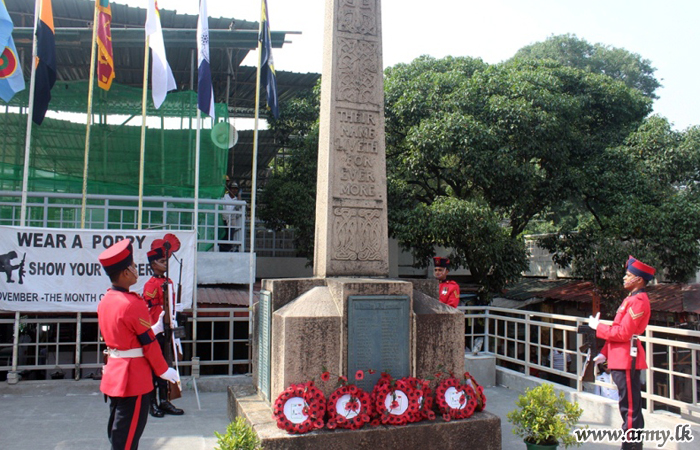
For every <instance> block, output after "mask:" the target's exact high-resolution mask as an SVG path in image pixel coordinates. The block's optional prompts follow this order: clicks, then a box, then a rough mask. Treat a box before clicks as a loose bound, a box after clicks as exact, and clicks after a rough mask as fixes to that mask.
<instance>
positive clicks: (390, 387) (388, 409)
mask: <svg viewBox="0 0 700 450" xmlns="http://www.w3.org/2000/svg"><path fill="white" fill-rule="evenodd" d="M421 396H422V391H419V390H416V389H414V387H413V385H412V383H411V382H410V381H409V379H407V378H401V379H399V380H393V379H392V378H391V376H390V375H388V374H384V373H383V374H382V377H381V378H380V379H379V381H378V382H377V384H376V385H375V386H374V390H373V391H372V398H373V404H374V409H375V411H376V413H377V415H378V416H379V417H378V419H379V423H381V424H384V425H405V424H407V423H409V422H415V421H416V420H415V418H416V417H417V416H420V414H421V413H420V404H421V401H420V397H421ZM379 423H376V422H375V423H373V425H378V424H379Z"/></svg>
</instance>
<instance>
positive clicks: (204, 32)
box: [197, 0, 214, 118]
mask: <svg viewBox="0 0 700 450" xmlns="http://www.w3.org/2000/svg"><path fill="white" fill-rule="evenodd" d="M197 55H198V56H197V66H198V67H199V69H198V71H197V106H198V107H199V109H200V111H202V112H203V113H204V114H208V115H209V117H211V118H214V88H213V86H212V85H211V67H210V66H209V16H208V15H207V0H199V21H197Z"/></svg>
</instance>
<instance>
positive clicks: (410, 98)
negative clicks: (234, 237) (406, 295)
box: [261, 35, 700, 299]
mask: <svg viewBox="0 0 700 450" xmlns="http://www.w3.org/2000/svg"><path fill="white" fill-rule="evenodd" d="M653 71H654V69H653V68H652V67H651V65H650V63H649V62H648V61H646V60H643V59H641V57H639V55H634V54H631V53H629V52H626V51H625V50H621V49H612V48H608V47H605V46H602V45H600V44H596V45H591V44H588V43H587V42H585V41H583V40H580V39H577V38H576V37H574V36H569V35H566V36H555V37H552V38H550V39H548V40H547V41H545V42H543V43H539V44H533V45H531V46H528V47H525V48H523V49H521V50H520V51H519V52H518V53H517V54H516V55H515V57H513V58H512V59H511V60H508V61H505V62H503V63H499V64H494V65H489V64H486V63H484V62H483V61H482V60H480V59H474V58H467V57H446V58H443V59H435V58H432V57H429V56H423V57H420V58H417V59H416V60H414V61H413V62H411V63H410V64H398V65H396V66H394V67H391V68H388V69H386V71H385V114H386V143H387V145H386V149H387V179H388V195H389V199H388V210H389V232H390V235H391V236H392V237H394V238H396V239H397V240H398V241H399V243H400V245H401V246H402V247H403V248H404V249H406V250H409V251H411V252H412V253H413V255H414V257H415V261H416V262H417V264H418V265H422V266H427V265H428V264H429V258H430V256H432V255H433V254H434V248H435V246H441V247H445V248H449V249H450V251H451V255H450V258H451V259H452V261H453V263H454V264H456V265H457V266H460V267H465V268H467V269H469V271H470V272H471V274H472V277H473V278H474V280H475V281H476V282H477V283H479V284H480V285H481V286H483V288H484V290H483V292H482V298H483V299H486V298H487V295H488V292H497V291H499V290H501V289H502V288H503V287H504V286H505V284H506V283H507V282H509V281H513V280H515V279H517V278H518V277H519V276H520V274H521V273H522V272H523V271H525V270H526V269H527V253H526V249H525V246H524V243H523V234H524V233H527V232H530V231H532V229H534V228H536V227H535V226H533V225H537V227H539V229H541V230H544V231H547V232H550V233H551V234H549V236H550V237H549V238H548V239H545V240H543V243H544V244H545V245H546V246H547V248H549V249H551V250H552V251H553V252H555V255H556V258H557V261H558V262H560V263H562V264H571V265H572V266H573V267H574V269H575V270H576V271H577V272H576V273H578V274H580V275H581V276H584V277H587V278H589V279H595V280H596V281H597V282H600V283H601V284H604V282H603V281H602V279H605V280H618V281H619V279H620V278H621V276H622V275H621V273H620V270H622V267H623V266H622V262H621V261H623V260H624V259H626V252H628V251H631V250H635V251H638V252H639V254H638V256H639V258H640V259H643V260H644V258H645V257H646V258H647V259H649V261H650V262H651V263H657V264H659V266H660V267H665V268H667V269H668V273H669V275H670V276H672V278H673V279H682V278H683V277H686V278H687V276H688V274H689V273H691V272H692V270H694V269H695V268H697V267H698V265H699V264H700V261H698V247H697V245H698V244H697V242H698V239H699V238H700V235H698V232H697V231H695V230H696V229H699V230H700V227H697V226H695V227H694V226H693V224H694V223H695V224H696V223H697V220H696V216H697V213H698V210H699V206H698V205H700V203H699V202H698V193H697V189H696V185H697V182H698V173H700V170H699V168H700V164H698V155H699V154H700V152H699V149H700V146H699V145H700V141H699V140H698V136H699V135H700V132H699V131H698V129H697V128H694V129H690V130H687V131H684V132H676V131H673V130H672V129H671V127H670V125H669V124H668V122H667V121H666V120H665V119H662V118H659V117H653V116H652V117H649V114H650V112H651V110H652V99H653V98H654V90H655V89H656V88H657V87H658V86H659V84H658V82H657V81H656V79H655V78H654V77H653ZM318 103H319V102H318V90H316V91H315V92H314V93H310V94H309V95H307V96H305V97H303V98H299V99H297V100H295V101H293V102H291V103H288V104H287V105H283V108H287V109H283V111H282V114H281V119H280V120H279V121H273V122H272V124H271V128H272V129H273V130H274V131H275V132H276V133H278V135H279V136H280V139H281V142H282V144H283V145H284V146H285V147H286V148H287V152H288V154H289V156H288V157H287V158H286V160H285V166H284V167H278V168H275V172H274V175H273V177H272V178H271V180H270V182H269V183H268V185H267V186H266V187H265V190H264V193H263V202H264V204H265V209H264V210H263V211H262V212H261V216H262V217H263V219H264V220H266V221H267V222H268V224H270V225H271V226H274V227H276V228H279V227H283V226H293V227H294V228H296V230H297V238H298V240H299V242H298V248H299V249H300V250H301V251H302V252H303V253H304V254H306V255H307V256H309V257H311V256H312V255H313V252H312V251H311V248H312V246H313V232H314V227H313V220H314V214H313V212H314V203H315V180H316V154H317V147H318V131H317V130H318ZM652 231H653V232H652ZM674 232H682V239H680V240H679V239H677V238H675V239H674V238H673V237H672V234H673V233H674ZM608 253H609V254H608ZM603 254H605V255H607V256H605V258H603ZM591 261H594V262H595V264H593V263H592V262H591ZM603 261H605V264H603ZM615 264H617V265H615ZM587 267H594V269H593V270H588V271H587V270H585V268H587ZM601 267H603V269H601ZM606 267H609V268H610V270H608V271H606V270H605V268H606ZM613 268H615V269H614V270H613ZM610 283H611V285H612V284H614V283H613V281H610Z"/></svg>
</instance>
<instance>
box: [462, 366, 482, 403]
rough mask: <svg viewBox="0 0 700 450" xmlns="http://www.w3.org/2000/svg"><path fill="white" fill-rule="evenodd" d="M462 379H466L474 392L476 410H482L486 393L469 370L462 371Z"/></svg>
mask: <svg viewBox="0 0 700 450" xmlns="http://www.w3.org/2000/svg"><path fill="white" fill-rule="evenodd" d="M464 379H465V380H467V384H468V385H469V386H470V387H471V388H472V389H473V390H474V393H475V394H476V411H477V412H478V411H483V410H484V409H486V394H484V388H483V387H482V386H481V385H480V384H479V383H477V382H476V379H475V378H474V376H473V375H472V374H470V373H469V372H464Z"/></svg>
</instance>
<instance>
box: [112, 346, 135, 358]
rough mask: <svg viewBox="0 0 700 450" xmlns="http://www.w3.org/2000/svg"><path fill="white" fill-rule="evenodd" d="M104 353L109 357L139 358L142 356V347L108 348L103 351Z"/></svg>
mask: <svg viewBox="0 0 700 450" xmlns="http://www.w3.org/2000/svg"><path fill="white" fill-rule="evenodd" d="M104 354H105V355H108V356H109V357H110V358H141V357H142V356H143V348H142V347H139V348H131V349H129V350H117V349H116V348H108V349H106V350H105V351H104Z"/></svg>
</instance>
